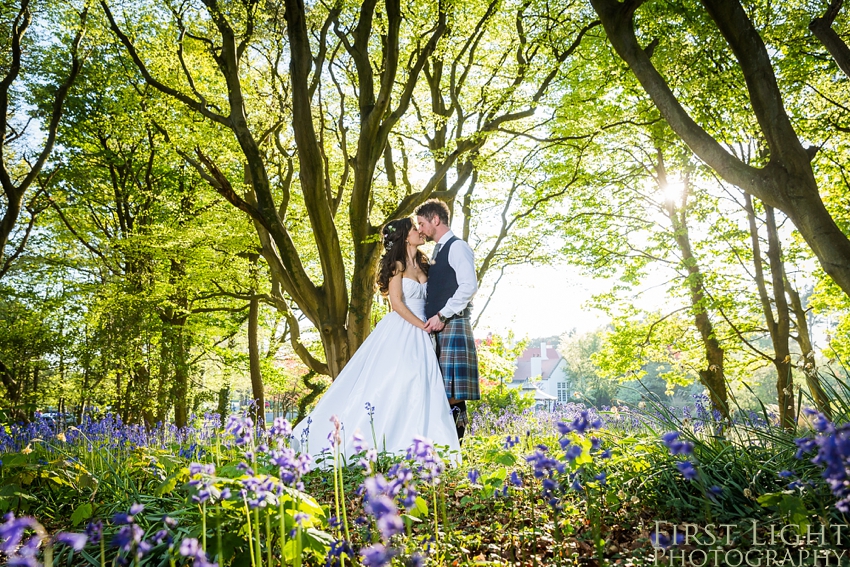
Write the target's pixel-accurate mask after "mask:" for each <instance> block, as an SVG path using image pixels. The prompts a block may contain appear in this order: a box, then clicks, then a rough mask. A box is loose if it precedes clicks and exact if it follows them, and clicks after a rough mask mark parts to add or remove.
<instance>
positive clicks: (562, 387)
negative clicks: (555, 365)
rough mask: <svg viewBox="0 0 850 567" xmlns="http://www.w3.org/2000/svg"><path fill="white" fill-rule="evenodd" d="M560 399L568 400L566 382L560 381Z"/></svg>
mask: <svg viewBox="0 0 850 567" xmlns="http://www.w3.org/2000/svg"><path fill="white" fill-rule="evenodd" d="M558 401H559V402H566V401H567V383H566V382H558Z"/></svg>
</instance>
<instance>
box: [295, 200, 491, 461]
mask: <svg viewBox="0 0 850 567" xmlns="http://www.w3.org/2000/svg"><path fill="white" fill-rule="evenodd" d="M449 214H450V213H449V208H448V206H447V205H446V204H445V203H444V202H442V201H440V200H437V199H431V200H429V201H426V202H424V203H423V204H422V205H420V206H419V207H418V208H417V209H416V213H415V220H414V219H411V218H408V217H405V218H401V219H397V220H393V221H390V222H388V223H387V224H386V225H385V226H384V227H383V229H382V231H381V234H382V239H383V246H384V254H383V256H382V257H381V261H380V267H379V270H378V282H377V283H378V289H379V290H380V291H381V293H382V294H384V295H386V296H389V301H390V307H391V309H392V311H391V312H390V313H388V314H387V315H386V316H385V317H384V318H383V319H381V321H380V322H379V323H378V324H377V325H376V326H375V329H374V330H373V331H372V333H371V334H370V335H369V336H368V337H367V339H366V340H365V341H364V342H363V344H362V345H361V346H360V348H359V349H357V351H356V352H355V353H354V356H352V357H351V360H349V362H348V364H346V365H345V367H344V368H343V369H342V371H341V372H340V373H339V375H338V376H337V377H336V380H334V382H333V384H331V386H330V387H329V388H328V390H327V391H326V392H325V394H324V395H323V396H322V398H321V399H320V400H319V402H318V403H317V404H316V407H315V409H314V410H313V411H312V412H311V413H310V415H309V416H308V417H307V418H305V419H304V420H302V421H301V422H300V423H299V424H298V425H296V426H295V428H294V429H293V432H292V434H293V437H294V439H295V440H296V442H299V441H300V447H301V449H302V452H307V453H309V454H311V455H312V456H314V457H317V456H319V455H321V454H322V453H323V452H328V451H332V443H334V429H335V426H334V425H332V424H331V420H332V419H335V420H338V421H339V422H340V423H341V424H342V427H343V431H344V433H342V434H340V435H339V439H340V441H341V447H340V452H341V454H344V455H347V456H351V454H352V452H351V451H346V445H347V444H348V443H351V438H352V436H353V435H354V434H355V433H356V432H358V431H359V434H360V436H361V437H362V438H365V439H366V440H367V441H368V440H369V438H370V437H371V441H372V443H373V444H374V446H375V447H374V448H375V449H377V450H378V451H386V452H388V453H394V454H403V453H404V452H405V451H406V450H407V449H408V447H410V446H411V444H412V443H413V440H414V438H425V439H428V440H430V441H431V442H432V443H433V444H434V445H436V446H445V447H448V449H449V452H450V453H453V454H454V455H455V460H459V459H460V440H461V439H463V434H464V431H465V429H466V426H467V424H468V420H469V418H468V414H467V411H466V401H467V400H477V399H479V398H480V397H481V396H480V393H479V387H478V356H477V354H476V351H475V339H474V338H473V336H472V325H471V323H470V308H471V305H470V300H471V299H472V297H473V296H474V295H475V293H476V292H477V291H478V279H477V276H476V272H475V258H474V256H473V253H472V248H470V246H469V245H468V244H467V243H466V242H464V241H463V240H461V239H460V238H458V237H457V236H455V235H454V233H453V232H452V231H451V229H450V228H449V220H450V219H449ZM426 239H427V240H431V241H434V242H436V246H435V247H434V252H433V253H432V255H431V259H430V260H429V259H428V258H427V256H426V255H425V253H424V252H422V251H421V250H420V249H419V247H420V246H422V245H423V244H425V241H426ZM435 346H436V349H435ZM328 432H330V434H329V433H328Z"/></svg>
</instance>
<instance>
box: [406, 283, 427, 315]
mask: <svg viewBox="0 0 850 567" xmlns="http://www.w3.org/2000/svg"><path fill="white" fill-rule="evenodd" d="M427 291H428V283H427V282H426V283H419V282H418V281H416V280H412V279H410V278H402V279H401V294H402V299H403V300H404V304H405V305H407V308H408V309H410V311H411V312H412V313H413V314H414V315H416V316H417V317H419V318H420V319H422V320H423V321H424V320H425V295H426V293H427Z"/></svg>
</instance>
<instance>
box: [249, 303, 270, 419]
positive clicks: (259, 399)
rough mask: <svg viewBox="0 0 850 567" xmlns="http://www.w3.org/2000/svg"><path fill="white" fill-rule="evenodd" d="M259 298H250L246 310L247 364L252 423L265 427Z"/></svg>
mask: <svg viewBox="0 0 850 567" xmlns="http://www.w3.org/2000/svg"><path fill="white" fill-rule="evenodd" d="M259 327H260V300H259V299H257V298H256V297H252V298H251V304H250V307H249V310H248V365H249V366H250V372H251V393H252V395H253V410H252V414H253V419H254V423H255V424H256V425H257V426H258V427H261V428H262V429H265V428H266V396H265V392H264V391H263V374H262V372H261V371H260V344H259V337H258V335H259Z"/></svg>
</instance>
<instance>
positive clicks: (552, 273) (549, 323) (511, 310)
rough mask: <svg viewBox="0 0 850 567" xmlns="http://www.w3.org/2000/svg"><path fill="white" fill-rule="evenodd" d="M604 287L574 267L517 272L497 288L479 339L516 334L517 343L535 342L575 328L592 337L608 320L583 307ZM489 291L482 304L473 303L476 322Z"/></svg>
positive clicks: (521, 268)
mask: <svg viewBox="0 0 850 567" xmlns="http://www.w3.org/2000/svg"><path fill="white" fill-rule="evenodd" d="M601 285H605V284H604V283H603V282H602V281H600V280H594V279H592V278H589V277H586V276H582V275H580V274H579V273H578V270H577V269H576V268H575V267H572V266H566V265H563V266H513V267H511V268H509V269H508V270H506V271H505V275H504V277H503V278H502V281H501V282H499V286H498V288H497V289H496V294H495V295H494V296H493V299H492V301H490V304H489V305H488V306H487V308H486V310H485V311H484V314H483V315H482V317H481V321H480V322H479V323H478V327H476V329H475V336H476V337H484V336H486V335H487V333H488V332H490V331H492V332H494V333H499V334H506V333H507V331H508V330H513V331H514V334H515V335H516V336H517V337H520V338H521V337H523V336H528V338H531V339H533V338H535V337H547V336H551V335H561V334H563V333H566V332H567V331H570V330H571V329H573V328H575V329H576V330H577V331H578V332H579V333H585V332H589V331H593V330H594V329H597V328H599V327H601V326H603V325H605V324H606V323H607V322H608V317H607V316H606V315H605V314H603V313H602V312H600V311H596V310H594V309H590V308H588V307H586V306H585V305H584V304H585V303H587V301H588V300H589V299H590V298H591V295H592V294H593V293H594V290H599V289H600V286H601ZM488 291H489V290H487V289H486V288H485V289H482V290H480V292H481V294H482V295H481V296H480V297H479V299H478V301H476V300H474V299H473V306H474V309H473V313H472V318H473V321H474V320H475V318H476V317H477V316H478V311H479V310H480V309H482V308H483V307H484V303H485V302H486V297H485V296H483V293H485V292H488Z"/></svg>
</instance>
